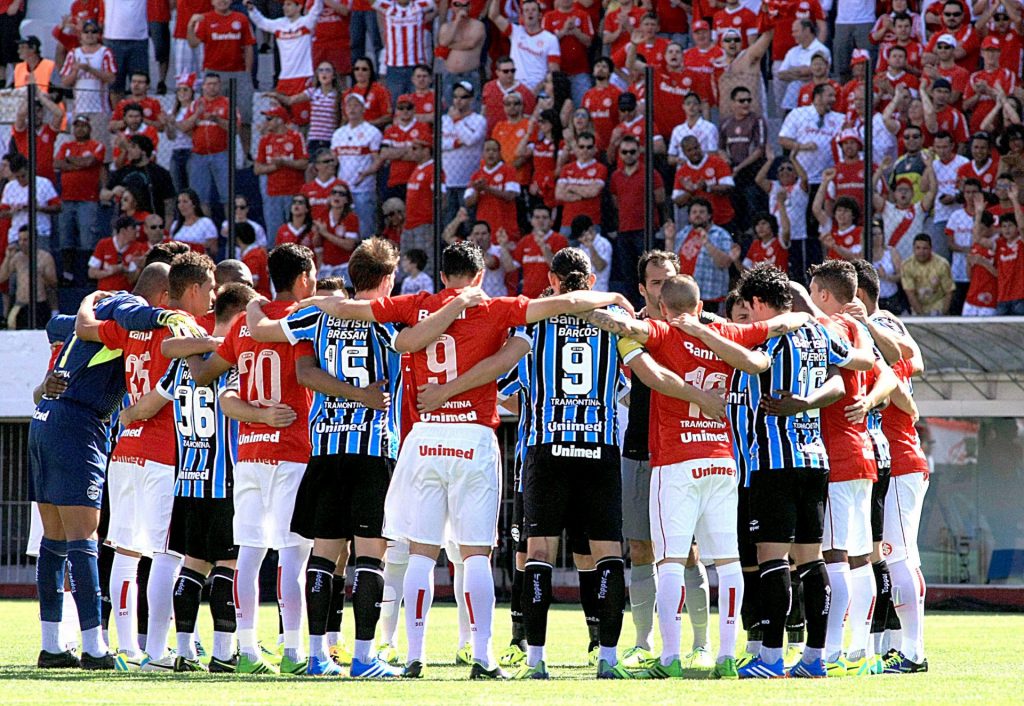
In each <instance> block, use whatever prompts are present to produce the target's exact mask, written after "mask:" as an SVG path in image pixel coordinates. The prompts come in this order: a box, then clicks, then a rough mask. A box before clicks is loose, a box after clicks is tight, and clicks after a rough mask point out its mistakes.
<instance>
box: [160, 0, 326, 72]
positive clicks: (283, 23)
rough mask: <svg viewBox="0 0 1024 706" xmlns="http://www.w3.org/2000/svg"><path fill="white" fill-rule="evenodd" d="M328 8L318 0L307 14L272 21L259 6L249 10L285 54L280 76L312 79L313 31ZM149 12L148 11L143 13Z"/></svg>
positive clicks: (253, 18)
mask: <svg viewBox="0 0 1024 706" xmlns="http://www.w3.org/2000/svg"><path fill="white" fill-rule="evenodd" d="M323 9H324V0H316V2H314V3H313V7H312V8H310V10H309V12H307V13H306V14H305V15H300V16H299V17H298V18H296V19H295V21H292V20H289V19H288V18H287V17H280V18H278V19H276V20H268V19H267V18H266V17H264V16H263V15H262V14H261V13H260V11H259V10H257V9H256V8H255V7H254V8H252V9H251V10H249V17H250V18H252V23H253V24H254V25H256V26H257V27H259V28H260V29H262V30H263V31H264V32H272V33H273V34H274V38H275V39H276V40H277V50H278V53H279V54H280V55H281V73H280V74H278V78H279V79H288V78H308V77H310V76H312V75H313V31H314V30H315V29H316V21H317V19H318V18H319V17H320V13H321V12H323ZM143 14H145V12H143Z"/></svg>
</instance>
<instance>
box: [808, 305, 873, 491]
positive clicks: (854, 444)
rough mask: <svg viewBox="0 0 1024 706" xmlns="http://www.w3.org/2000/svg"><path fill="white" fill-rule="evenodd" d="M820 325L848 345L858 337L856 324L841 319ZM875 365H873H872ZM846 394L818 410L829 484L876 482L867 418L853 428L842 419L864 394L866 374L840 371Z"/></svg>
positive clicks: (830, 320) (829, 320)
mask: <svg viewBox="0 0 1024 706" xmlns="http://www.w3.org/2000/svg"><path fill="white" fill-rule="evenodd" d="M822 323H825V324H826V325H828V326H829V327H830V328H831V329H833V330H834V329H838V330H839V331H840V332H841V333H842V334H843V336H844V337H845V338H846V339H847V340H849V341H856V339H857V338H859V337H860V336H861V335H863V334H861V332H860V331H858V330H857V324H853V323H850V321H849V320H847V319H843V318H839V317H837V318H834V319H826V320H825V321H823V322H822ZM876 365H877V364H876ZM839 374H840V375H842V376H843V385H844V386H845V387H846V393H845V394H844V395H843V398H842V399H841V400H839V401H838V402H833V403H832V404H830V405H829V406H827V407H823V408H822V409H821V436H822V439H823V440H824V442H825V450H826V451H828V466H829V469H830V471H829V482H830V483H841V482H843V481H850V480H861V479H867V480H870V481H875V480H877V479H878V465H877V464H876V463H875V447H874V445H873V444H872V443H871V437H870V436H868V425H867V418H866V417H865V418H864V419H862V420H861V421H860V422H858V423H857V424H852V423H850V422H849V421H848V420H847V419H846V413H845V410H846V408H847V407H848V406H849V405H851V404H853V403H854V402H855V401H857V400H858V399H860V398H861V397H863V396H864V395H865V394H867V392H868V389H867V377H868V375H867V373H866V372H860V371H856V370H849V369H847V368H840V370H839Z"/></svg>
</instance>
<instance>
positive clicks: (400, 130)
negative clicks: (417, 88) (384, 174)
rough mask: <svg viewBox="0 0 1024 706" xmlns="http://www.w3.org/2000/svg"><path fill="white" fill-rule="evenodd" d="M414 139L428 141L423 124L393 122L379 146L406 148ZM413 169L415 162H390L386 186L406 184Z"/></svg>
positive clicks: (385, 131) (428, 134) (409, 94)
mask: <svg viewBox="0 0 1024 706" xmlns="http://www.w3.org/2000/svg"><path fill="white" fill-rule="evenodd" d="M411 95H412V94H411V93H407V94H406V95H405V96H404V97H405V98H409V97H410V96H411ZM432 95H433V94H431V96H432ZM431 100H433V99H431ZM416 139H420V140H429V139H430V128H429V127H428V126H427V125H425V124H424V123H421V122H417V121H415V120H413V121H412V122H411V123H409V124H408V125H400V124H399V123H397V122H394V123H391V124H390V125H388V126H387V127H386V128H385V129H384V135H383V137H382V138H381V145H382V146H383V147H408V146H409V144H411V143H412V142H413V140H416ZM415 168H416V162H414V161H412V160H411V159H393V160H391V171H390V172H388V186H389V187H396V186H401V185H403V184H406V183H408V181H409V175H411V174H412V170H413V169H415Z"/></svg>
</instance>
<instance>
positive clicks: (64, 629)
mask: <svg viewBox="0 0 1024 706" xmlns="http://www.w3.org/2000/svg"><path fill="white" fill-rule="evenodd" d="M80 631H81V628H80V627H79V624H78V606H77V605H75V597H74V595H73V594H72V593H71V591H69V590H67V589H64V608H63V612H62V613H61V618H60V644H62V645H64V647H63V648H62V650H58V652H61V651H63V650H73V649H76V648H77V647H78V633H79V632H80Z"/></svg>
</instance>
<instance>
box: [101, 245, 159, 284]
mask: <svg viewBox="0 0 1024 706" xmlns="http://www.w3.org/2000/svg"><path fill="white" fill-rule="evenodd" d="M137 246H142V247H143V248H144V249H145V250H146V251H148V249H149V246H148V245H145V244H143V243H139V242H134V243H129V244H128V246H127V247H126V248H125V249H124V250H123V251H120V252H119V251H118V249H117V244H116V243H115V242H114V239H113V237H106V238H101V239H100V241H99V242H98V243H96V247H95V249H93V251H92V256H91V257H90V258H89V267H95V268H96V269H105V268H107V267H110V266H111V265H118V264H121V265H125V267H128V266H129V262H128V260H129V254H130V253H131V252H132V250H135V249H138V248H137ZM96 287H97V289H100V290H102V291H106V292H116V291H119V290H122V289H124V290H131V288H132V285H131V282H130V281H129V279H128V275H127V273H126V272H118V273H117V274H116V275H111V276H109V277H104V278H103V279H101V280H99V281H98V282H97V283H96Z"/></svg>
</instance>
